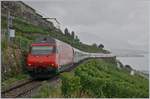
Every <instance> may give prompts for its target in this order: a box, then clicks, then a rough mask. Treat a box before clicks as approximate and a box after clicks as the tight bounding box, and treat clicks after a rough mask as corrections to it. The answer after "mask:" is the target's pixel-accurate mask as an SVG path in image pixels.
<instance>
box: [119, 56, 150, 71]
mask: <svg viewBox="0 0 150 99" xmlns="http://www.w3.org/2000/svg"><path fill="white" fill-rule="evenodd" d="M117 59H119V60H120V61H121V62H122V63H123V64H124V65H126V64H128V65H131V67H132V68H133V69H136V70H139V71H148V70H149V63H148V54H145V55H144V57H117Z"/></svg>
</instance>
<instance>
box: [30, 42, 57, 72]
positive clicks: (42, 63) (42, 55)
mask: <svg viewBox="0 0 150 99" xmlns="http://www.w3.org/2000/svg"><path fill="white" fill-rule="evenodd" d="M56 57H57V50H56V46H55V45H50V44H48V43H44V44H42V43H34V44H32V45H31V47H30V51H29V54H28V57H27V67H28V70H29V71H32V72H33V71H35V72H39V71H41V70H42V72H43V70H45V71H52V70H54V69H55V68H57V67H58V64H57V63H56Z"/></svg>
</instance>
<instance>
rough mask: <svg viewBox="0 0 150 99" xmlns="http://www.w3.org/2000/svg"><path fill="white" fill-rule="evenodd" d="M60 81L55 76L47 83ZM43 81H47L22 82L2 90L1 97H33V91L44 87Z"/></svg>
mask: <svg viewBox="0 0 150 99" xmlns="http://www.w3.org/2000/svg"><path fill="white" fill-rule="evenodd" d="M85 60H86V59H85ZM83 61H84V60H82V61H80V62H79V63H76V64H74V65H72V66H70V67H69V68H67V69H66V70H65V71H67V72H69V71H71V70H73V69H74V68H75V67H76V66H78V65H79V64H80V63H82V62H83ZM58 79H59V76H58V75H55V76H52V77H50V79H48V80H47V81H48V82H52V81H56V80H58ZM43 81H45V80H34V79H30V78H28V79H24V80H21V81H19V82H17V83H15V84H14V85H12V86H10V87H8V88H3V89H4V90H2V92H1V96H2V98H17V97H19V98H21V97H31V94H32V93H33V91H34V90H37V89H38V88H39V87H40V86H41V85H42V82H43Z"/></svg>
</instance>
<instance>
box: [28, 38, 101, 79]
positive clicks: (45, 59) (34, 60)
mask: <svg viewBox="0 0 150 99" xmlns="http://www.w3.org/2000/svg"><path fill="white" fill-rule="evenodd" d="M99 56H100V54H96V53H88V52H83V51H81V50H79V49H76V48H74V47H72V46H71V45H69V44H67V43H64V42H62V41H60V40H58V39H55V38H52V37H40V38H38V39H37V40H36V41H35V42H34V43H32V44H31V45H30V49H29V53H28V55H27V59H26V68H27V71H28V72H29V74H30V76H31V77H34V78H35V77H47V76H49V75H51V74H58V73H60V72H63V71H64V70H66V69H67V68H69V67H70V66H73V64H75V63H78V62H80V61H82V60H84V59H88V58H95V57H99Z"/></svg>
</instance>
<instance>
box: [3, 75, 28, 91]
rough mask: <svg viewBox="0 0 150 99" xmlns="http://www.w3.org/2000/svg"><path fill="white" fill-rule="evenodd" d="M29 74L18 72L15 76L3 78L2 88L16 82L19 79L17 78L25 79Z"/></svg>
mask: <svg viewBox="0 0 150 99" xmlns="http://www.w3.org/2000/svg"><path fill="white" fill-rule="evenodd" d="M28 77H29V76H28V75H26V74H18V75H17V76H15V77H11V78H9V79H7V80H4V81H2V82H1V86H2V88H3V87H4V88H5V87H7V86H10V85H11V84H12V83H15V82H17V81H19V80H23V79H26V78H28Z"/></svg>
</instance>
